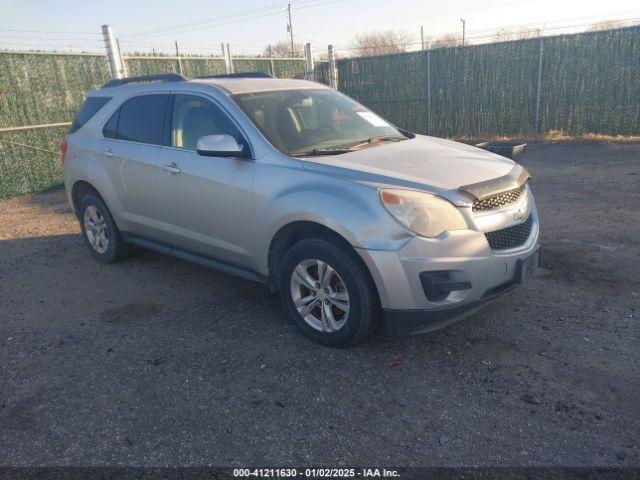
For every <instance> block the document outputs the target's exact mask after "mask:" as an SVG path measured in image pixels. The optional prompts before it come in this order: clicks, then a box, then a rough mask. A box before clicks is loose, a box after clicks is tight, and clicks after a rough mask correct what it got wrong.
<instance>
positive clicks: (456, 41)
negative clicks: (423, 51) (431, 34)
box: [431, 33, 462, 48]
mask: <svg viewBox="0 0 640 480" xmlns="http://www.w3.org/2000/svg"><path fill="white" fill-rule="evenodd" d="M458 45H462V39H461V38H460V37H457V36H455V35H453V34H451V33H448V34H447V35H443V36H441V37H438V38H436V39H435V40H433V41H432V42H431V48H447V47H457V46H458Z"/></svg>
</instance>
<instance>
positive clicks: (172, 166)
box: [162, 163, 182, 174]
mask: <svg viewBox="0 0 640 480" xmlns="http://www.w3.org/2000/svg"><path fill="white" fill-rule="evenodd" d="M162 169H163V170H166V171H167V172H169V173H173V174H176V173H180V172H181V171H182V170H180V169H179V168H178V166H177V165H176V164H175V163H165V164H163V165H162Z"/></svg>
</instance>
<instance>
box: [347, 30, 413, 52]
mask: <svg viewBox="0 0 640 480" xmlns="http://www.w3.org/2000/svg"><path fill="white" fill-rule="evenodd" d="M410 42H411V35H410V34H408V33H407V32H395V31H393V30H387V31H385V32H368V33H362V34H359V35H356V36H355V38H354V39H353V46H352V49H353V51H354V53H355V54H356V55H359V56H363V57H372V56H375V55H389V54H391V53H402V52H406V51H407V48H408V47H409V43H410Z"/></svg>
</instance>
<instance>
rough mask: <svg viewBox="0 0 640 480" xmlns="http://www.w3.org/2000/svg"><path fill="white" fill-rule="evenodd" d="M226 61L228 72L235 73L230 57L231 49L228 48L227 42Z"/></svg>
mask: <svg viewBox="0 0 640 480" xmlns="http://www.w3.org/2000/svg"><path fill="white" fill-rule="evenodd" d="M227 61H228V62H229V73H235V70H234V69H233V58H231V50H230V49H229V44H228V43H227Z"/></svg>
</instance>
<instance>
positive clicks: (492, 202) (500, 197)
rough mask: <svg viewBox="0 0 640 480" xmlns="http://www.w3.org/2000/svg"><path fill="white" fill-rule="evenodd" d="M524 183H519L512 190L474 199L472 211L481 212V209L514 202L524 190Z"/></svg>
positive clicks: (489, 208)
mask: <svg viewBox="0 0 640 480" xmlns="http://www.w3.org/2000/svg"><path fill="white" fill-rule="evenodd" d="M524 187H525V185H521V186H519V187H518V188H516V189H514V190H509V191H508V192H502V193H499V194H497V195H493V196H491V197H487V198H483V199H482V200H476V201H475V202H473V207H472V209H473V211H474V212H481V211H483V210H491V209H492V208H498V207H502V206H503V205H509V204H510V203H515V202H516V201H518V199H519V198H520V195H522V192H524Z"/></svg>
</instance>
